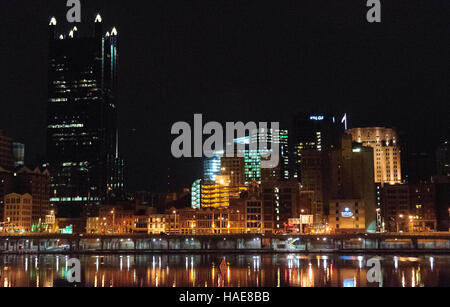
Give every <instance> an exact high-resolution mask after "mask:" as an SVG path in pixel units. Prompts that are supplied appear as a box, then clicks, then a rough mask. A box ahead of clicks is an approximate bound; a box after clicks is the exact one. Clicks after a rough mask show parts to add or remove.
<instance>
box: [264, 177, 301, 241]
mask: <svg viewBox="0 0 450 307" xmlns="http://www.w3.org/2000/svg"><path fill="white" fill-rule="evenodd" d="M260 189H261V197H262V199H263V210H262V212H263V222H264V231H265V232H272V233H282V232H284V230H285V226H287V224H288V221H289V219H290V218H292V216H293V214H294V212H296V211H297V209H296V208H297V207H298V206H299V202H300V196H299V193H300V187H299V184H298V182H297V181H278V182H263V183H262V184H261V186H260Z"/></svg>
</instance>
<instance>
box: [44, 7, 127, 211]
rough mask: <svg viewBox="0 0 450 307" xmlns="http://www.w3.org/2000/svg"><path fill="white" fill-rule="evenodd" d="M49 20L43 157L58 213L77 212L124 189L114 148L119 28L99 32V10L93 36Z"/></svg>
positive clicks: (115, 196)
mask: <svg viewBox="0 0 450 307" xmlns="http://www.w3.org/2000/svg"><path fill="white" fill-rule="evenodd" d="M56 27H57V21H56V19H55V18H52V19H51V20H50V24H49V62H48V114H47V163H48V168H49V170H50V174H51V194H52V195H51V202H52V203H53V204H54V205H56V207H57V214H58V215H59V216H63V217H78V216H80V214H81V213H82V212H83V209H84V208H87V207H90V208H98V206H99V205H101V204H104V203H107V202H108V201H110V200H112V199H114V198H117V197H119V196H120V195H121V193H122V190H123V174H122V170H123V161H122V159H121V158H120V156H119V151H118V148H119V146H118V130H117V69H118V57H119V55H118V49H117V44H118V32H117V30H116V28H113V29H112V30H110V31H109V32H106V33H104V32H103V23H102V18H101V16H100V15H97V16H96V18H95V23H94V33H93V35H92V36H88V37H82V36H81V35H79V31H78V28H77V27H74V28H73V29H72V30H71V31H70V32H69V33H68V35H64V34H57V33H56Z"/></svg>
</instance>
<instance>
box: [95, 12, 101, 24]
mask: <svg viewBox="0 0 450 307" xmlns="http://www.w3.org/2000/svg"><path fill="white" fill-rule="evenodd" d="M95 22H102V16H100V14H97V16H96V17H95Z"/></svg>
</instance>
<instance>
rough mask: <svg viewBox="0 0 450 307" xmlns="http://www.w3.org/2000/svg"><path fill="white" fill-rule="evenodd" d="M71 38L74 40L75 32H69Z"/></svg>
mask: <svg viewBox="0 0 450 307" xmlns="http://www.w3.org/2000/svg"><path fill="white" fill-rule="evenodd" d="M69 36H70V37H71V38H73V30H72V31H70V32H69Z"/></svg>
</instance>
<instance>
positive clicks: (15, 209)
mask: <svg viewBox="0 0 450 307" xmlns="http://www.w3.org/2000/svg"><path fill="white" fill-rule="evenodd" d="M4 201H5V206H4V216H5V220H4V222H6V231H7V232H12V233H27V232H30V231H31V222H32V210H33V197H32V196H31V194H29V193H25V194H18V193H11V194H7V195H5V198H4Z"/></svg>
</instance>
